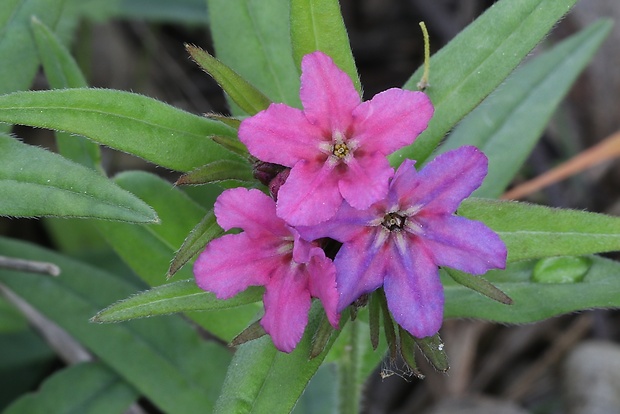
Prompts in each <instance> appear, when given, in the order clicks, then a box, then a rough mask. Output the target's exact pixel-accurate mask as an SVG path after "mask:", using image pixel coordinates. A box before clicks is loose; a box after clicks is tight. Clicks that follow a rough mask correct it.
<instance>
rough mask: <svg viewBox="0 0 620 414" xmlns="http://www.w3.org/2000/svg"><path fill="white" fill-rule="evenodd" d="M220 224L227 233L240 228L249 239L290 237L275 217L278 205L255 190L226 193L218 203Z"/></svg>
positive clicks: (237, 189)
mask: <svg viewBox="0 0 620 414" xmlns="http://www.w3.org/2000/svg"><path fill="white" fill-rule="evenodd" d="M214 212H215V216H216V217H217V223H218V224H219V225H220V226H221V227H222V228H223V229H224V230H230V229H232V228H240V229H243V230H245V232H246V234H247V235H248V237H251V238H254V237H261V236H264V235H266V234H273V235H274V236H278V237H287V236H291V234H290V231H289V230H288V229H287V228H286V224H285V223H284V220H282V219H281V218H279V217H278V216H276V203H275V201H273V199H271V198H270V197H269V196H267V195H265V194H263V193H262V192H261V191H259V190H256V189H251V190H248V189H245V188H241V187H238V188H232V189H229V190H226V191H224V192H223V193H222V194H220V196H219V197H218V198H217V200H216V201H215V206H214Z"/></svg>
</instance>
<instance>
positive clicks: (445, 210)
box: [298, 147, 506, 338]
mask: <svg viewBox="0 0 620 414" xmlns="http://www.w3.org/2000/svg"><path fill="white" fill-rule="evenodd" d="M413 164H414V163H413V161H410V160H406V161H405V162H404V163H403V164H402V165H401V166H400V168H399V169H398V171H397V172H396V174H395V176H394V178H393V180H392V182H391V184H390V188H389V192H388V195H387V197H386V199H385V200H383V201H380V202H378V203H375V204H373V205H372V206H371V207H370V208H369V209H367V210H364V211H362V210H356V209H354V208H352V207H350V206H349V205H347V204H346V203H345V204H343V206H342V207H341V208H340V210H339V211H338V213H337V214H336V216H335V217H334V218H333V219H331V220H329V221H327V222H325V223H322V224H319V225H317V226H312V227H305V228H299V229H298V230H299V232H300V233H301V235H302V236H303V237H305V238H307V239H308V240H312V239H314V238H319V237H331V238H333V239H336V240H338V241H340V242H342V243H343V245H342V247H341V249H340V251H339V252H338V254H337V255H336V258H335V260H334V264H335V265H336V281H337V284H338V292H339V294H340V298H339V301H338V311H342V310H343V309H344V308H346V307H347V306H348V305H349V304H351V303H352V302H353V301H354V300H356V299H357V298H358V297H360V296H361V295H362V294H365V293H368V292H371V291H373V290H375V289H377V288H379V287H381V286H383V288H384V290H385V295H386V298H387V302H388V307H389V309H390V312H391V313H392V315H393V317H394V320H395V321H396V322H397V323H398V324H400V325H401V326H402V327H403V328H404V329H406V330H407V331H408V332H410V333H411V334H412V335H414V336H415V337H418V338H423V337H426V336H431V335H434V334H435V333H437V331H439V328H440V327H441V323H442V319H443V302H444V298H443V288H442V285H441V282H440V280H439V273H438V266H448V267H452V268H455V269H459V270H462V271H465V272H468V273H473V274H483V273H485V272H486V271H487V270H489V269H493V268H502V269H503V268H504V267H505V265H506V246H505V245H504V243H503V242H502V240H501V239H500V238H499V236H498V235H497V234H495V233H494V232H493V231H492V230H491V229H489V228H488V227H487V226H486V225H484V224H483V223H481V222H478V221H473V220H469V219H466V218H464V217H458V216H455V215H453V213H454V212H455V211H456V209H457V207H458V206H459V204H460V203H461V201H463V199H465V198H466V197H467V196H469V195H470V194H471V193H472V192H473V191H474V190H475V189H476V188H478V187H479V186H480V184H482V180H483V179H484V177H485V176H486V174H487V158H486V157H485V156H484V154H483V153H482V152H480V151H479V150H478V149H477V148H475V147H461V148H459V149H456V150H454V151H450V152H447V153H445V154H443V155H440V156H438V157H437V158H436V159H435V160H434V161H433V162H431V163H429V164H428V165H427V166H426V167H425V168H423V169H422V170H421V171H420V172H416V170H415V168H414V167H413Z"/></svg>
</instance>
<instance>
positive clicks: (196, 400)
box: [0, 239, 230, 413]
mask: <svg viewBox="0 0 620 414" xmlns="http://www.w3.org/2000/svg"><path fill="white" fill-rule="evenodd" d="M0 251H2V252H4V253H5V254H7V255H11V256H14V257H20V258H23V259H29V260H33V259H38V260H43V261H49V262H53V263H56V264H58V265H59V266H60V268H61V269H62V276H61V277H56V278H51V277H45V276H40V275H33V274H26V273H20V272H15V271H8V270H0V282H2V283H3V284H4V285H5V286H7V287H8V288H9V289H10V290H11V291H13V292H14V293H15V294H16V295H18V296H19V297H21V298H22V299H24V300H25V301H27V302H28V303H29V304H31V305H32V306H33V307H34V308H35V309H37V310H38V311H39V312H41V313H42V314H43V315H44V316H46V317H47V318H49V319H50V320H52V321H53V322H55V323H56V324H58V325H59V326H60V327H62V328H63V329H64V330H66V331H67V332H68V333H69V334H70V335H71V336H73V337H74V338H75V339H76V340H78V341H79V342H80V343H81V344H82V345H83V346H85V347H86V348H87V349H88V350H90V351H91V352H92V353H94V354H95V355H96V356H97V357H98V358H99V359H100V360H101V361H103V362H104V363H106V364H107V365H108V366H109V367H111V368H112V369H113V370H114V371H115V372H117V373H118V374H119V375H121V376H122V377H123V378H124V379H125V380H126V381H128V382H129V383H131V384H132V385H133V386H134V387H135V388H136V389H137V390H138V391H139V392H140V393H142V394H143V395H145V396H146V397H147V398H148V399H149V400H150V401H152V402H153V403H154V404H155V405H156V406H158V407H159V408H160V409H161V410H162V411H163V412H167V413H188V412H203V411H207V412H208V411H210V410H211V409H212V407H213V402H214V401H215V397H216V396H217V395H218V392H219V391H218V390H219V389H220V386H221V383H222V378H223V371H224V370H225V369H226V366H227V365H228V362H229V361H230V353H229V352H228V351H227V350H226V349H225V348H224V347H222V346H221V345H218V344H216V343H213V342H205V341H203V340H202V339H201V338H200V335H199V334H198V333H197V332H196V330H195V329H194V328H193V327H191V326H190V325H189V324H188V323H187V322H186V321H185V320H183V319H182V318H179V317H171V316H169V317H160V318H151V319H144V320H139V321H131V322H126V323H122V324H109V325H97V324H91V323H89V322H88V319H89V318H90V317H91V316H92V315H94V314H95V313H96V312H97V311H98V310H99V309H101V308H102V307H103V306H105V305H106V304H109V303H111V302H114V301H116V300H118V299H120V298H124V297H127V296H129V295H130V294H131V293H133V292H135V291H136V289H138V286H136V285H133V284H130V283H128V282H126V281H124V280H121V279H120V278H118V277H116V276H114V275H111V274H109V273H106V272H102V271H100V270H98V269H96V268H93V267H91V266H87V265H84V264H82V263H79V262H77V261H74V260H70V259H67V258H65V257H63V256H60V255H58V254H55V253H52V252H50V251H46V250H44V249H41V248H38V247H35V246H33V245H29V244H26V243H22V242H17V241H12V240H9V239H0ZM207 372H208V373H209V375H205V373H207Z"/></svg>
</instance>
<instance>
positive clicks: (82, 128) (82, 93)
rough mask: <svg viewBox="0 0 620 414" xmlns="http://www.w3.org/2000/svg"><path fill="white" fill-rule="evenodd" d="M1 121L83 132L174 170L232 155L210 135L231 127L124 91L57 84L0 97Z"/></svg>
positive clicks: (227, 132)
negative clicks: (49, 87)
mask: <svg viewBox="0 0 620 414" xmlns="http://www.w3.org/2000/svg"><path fill="white" fill-rule="evenodd" d="M0 122H8V123H15V124H22V125H29V126H34V127H40V128H49V129H55V130H61V131H66V132H70V133H72V134H79V135H83V136H85V137H88V138H90V139H91V140H93V141H96V142H99V143H100V144H104V145H107V146H109V147H112V148H115V149H118V150H121V151H125V152H128V153H130V154H134V155H137V156H138V157H142V158H144V159H145V160H147V161H150V162H153V163H155V164H158V165H161V166H162V167H167V168H170V169H173V170H178V171H191V170H193V169H194V168H197V167H199V166H201V165H204V164H205V163H208V162H210V161H215V160H219V159H230V158H233V157H234V155H233V154H232V153H230V152H228V151H226V150H225V149H224V148H222V147H221V146H219V145H217V144H216V143H214V142H213V141H212V140H211V139H209V136H211V135H224V136H232V137H236V131H235V130H234V129H232V128H230V127H228V126H226V125H224V124H222V123H220V122H216V121H213V120H210V119H207V118H204V117H200V116H197V115H193V114H190V113H189V112H185V111H181V110H180V109H177V108H174V107H172V106H169V105H167V104H165V103H163V102H160V101H157V100H155V99H152V98H148V97H146V96H142V95H137V94H134V93H129V92H123V91H115V90H108V89H62V90H53V91H34V92H30V91H29V92H16V93H12V94H9V95H4V96H0Z"/></svg>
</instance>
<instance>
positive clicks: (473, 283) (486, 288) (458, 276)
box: [445, 268, 512, 305]
mask: <svg viewBox="0 0 620 414" xmlns="http://www.w3.org/2000/svg"><path fill="white" fill-rule="evenodd" d="M445 270H446V273H448V274H449V275H450V277H451V278H452V279H454V281H455V282H456V283H458V284H460V285H463V286H465V287H466V288H469V289H472V290H475V291H476V292H478V293H480V294H482V295H484V296H486V297H489V298H491V299H493V300H496V301H498V302H500V303H503V304H504V305H510V304H512V299H510V298H509V297H508V296H507V295H506V294H505V293H504V292H502V291H501V290H499V289H498V288H496V287H495V286H493V285H492V284H491V283H489V282H488V281H487V280H486V279H483V278H482V277H480V276H474V275H470V274H469V273H464V272H461V271H458V270H455V269H449V268H446V269H445Z"/></svg>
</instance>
